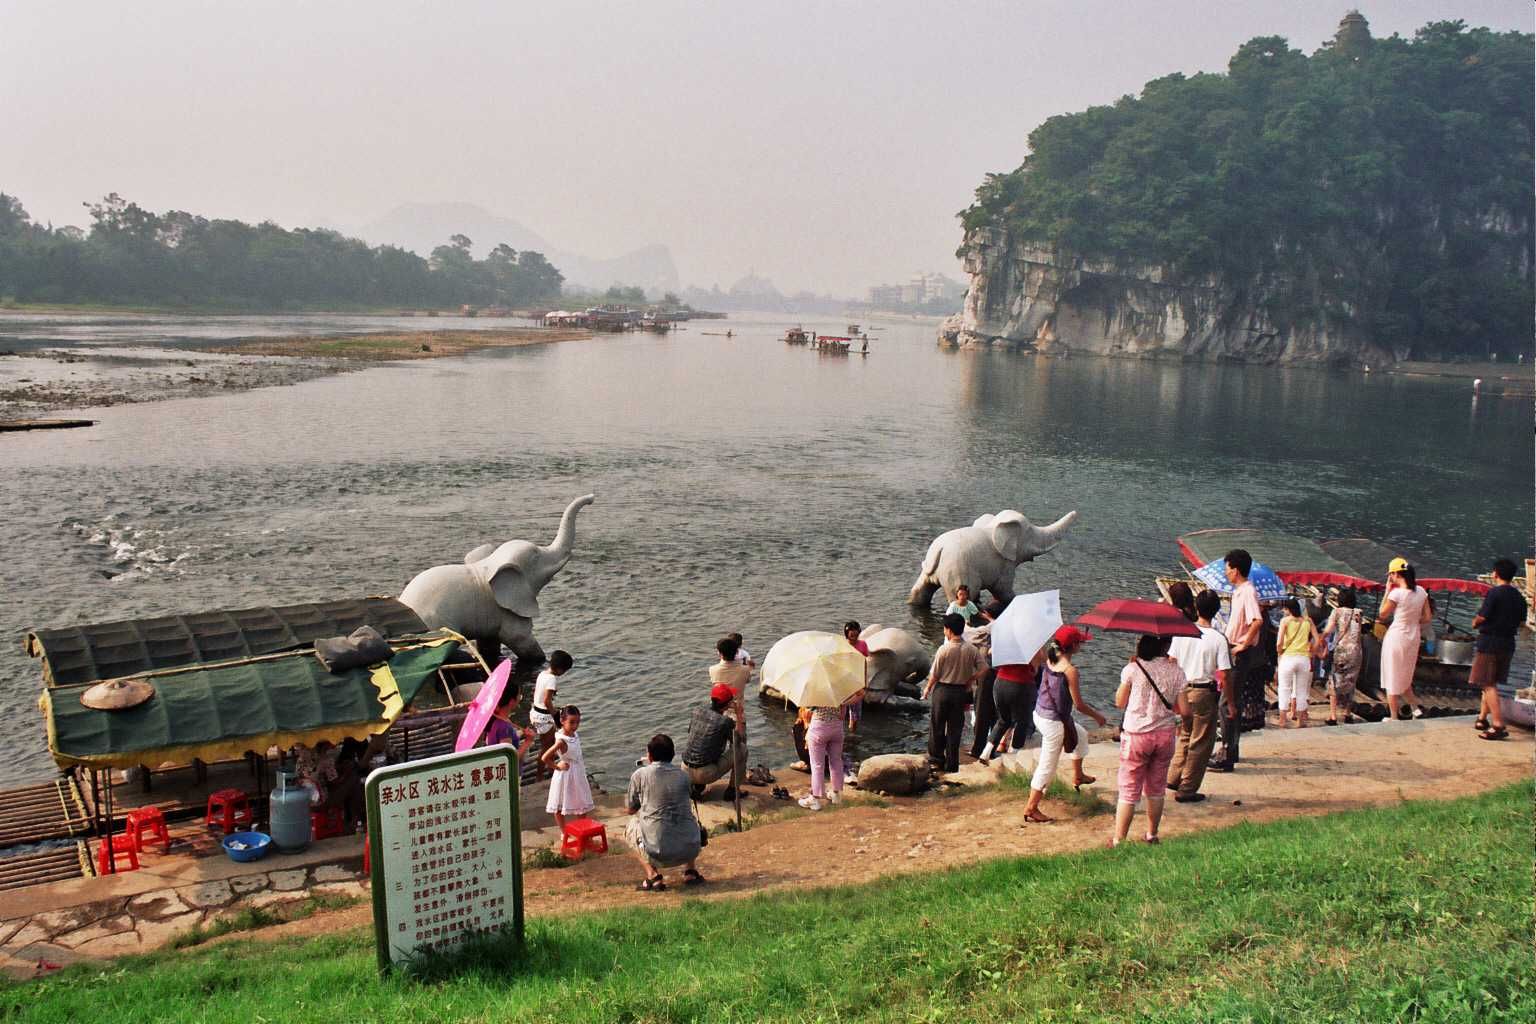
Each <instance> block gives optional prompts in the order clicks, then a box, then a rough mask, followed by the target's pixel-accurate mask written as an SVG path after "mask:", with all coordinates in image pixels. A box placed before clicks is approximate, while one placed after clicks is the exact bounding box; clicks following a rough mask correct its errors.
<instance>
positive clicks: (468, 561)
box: [464, 544, 496, 565]
mask: <svg viewBox="0 0 1536 1024" xmlns="http://www.w3.org/2000/svg"><path fill="white" fill-rule="evenodd" d="M495 550H496V545H495V544H481V545H480V546H479V547H477V548H475V549H474V550H473V551H471V552H470V553H469V554H467V555H465V556H464V564H465V565H474V564H475V563H476V562H478V561H480V559H482V558H489V557H490V555H491V552H492V551H495Z"/></svg>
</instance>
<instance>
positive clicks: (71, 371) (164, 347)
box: [0, 327, 591, 419]
mask: <svg viewBox="0 0 1536 1024" xmlns="http://www.w3.org/2000/svg"><path fill="white" fill-rule="evenodd" d="M590 337H591V334H590V333H589V332H587V331H573V330H554V329H550V328H543V327H515V328H491V329H486V330H443V331H385V332H377V333H362V334H334V335H319V336H299V337H267V338H239V339H232V340H230V341H227V342H225V341H217V342H203V343H201V344H198V345H196V346H195V347H187V346H185V345H179V344H172V343H161V344H154V345H146V346H139V347H132V348H116V347H114V348H107V347H97V346H79V347H73V346H72V347H61V348H40V349H21V350H6V351H4V352H0V419H30V418H35V417H38V416H41V415H44V414H47V413H52V412H57V411H60V410H66V409H69V410H74V409H98V408H109V407H112V406H117V405H133V404H140V403H145V402H160V401H165V400H167V399H173V398H199V397H205V396H208V395H214V394H228V393H232V392H240V391H251V390H255V389H257V388H270V387H283V386H287V385H291V384H299V383H302V382H304V381H308V380H314V379H316V378H319V377H327V376H331V375H333V374H338V373H346V372H349V371H351V370H357V369H362V368H364V367H366V366H370V365H375V364H378V363H381V362H396V361H404V360H417V359H441V358H445V357H451V356H461V355H466V354H468V353H471V352H479V351H484V350H487V349H495V348H521V347H525V346H529V345H548V344H554V343H557V342H562V341H577V340H581V339H585V338H590Z"/></svg>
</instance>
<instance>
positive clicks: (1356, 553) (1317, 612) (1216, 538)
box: [1157, 529, 1531, 714]
mask: <svg viewBox="0 0 1536 1024" xmlns="http://www.w3.org/2000/svg"><path fill="white" fill-rule="evenodd" d="M1178 546H1179V552H1180V553H1181V554H1182V555H1183V557H1184V559H1185V560H1186V561H1187V563H1188V564H1187V566H1186V567H1185V572H1186V575H1187V577H1188V578H1186V579H1184V582H1185V583H1187V584H1188V585H1189V587H1190V589H1191V590H1193V591H1195V592H1196V593H1199V592H1200V591H1201V590H1204V589H1205V584H1203V583H1201V582H1200V581H1199V580H1198V579H1196V578H1195V577H1194V575H1193V570H1194V569H1195V568H1198V567H1199V566H1202V565H1206V564H1208V563H1210V562H1213V561H1216V560H1218V559H1221V558H1223V557H1225V555H1226V553H1227V552H1228V551H1230V550H1232V549H1233V548H1242V549H1243V550H1245V551H1247V552H1248V553H1249V554H1251V555H1252V556H1253V559H1254V561H1256V562H1262V563H1263V564H1265V565H1267V566H1269V567H1270V568H1271V569H1273V570H1274V571H1275V574H1276V575H1277V576H1279V577H1280V579H1281V581H1282V582H1284V583H1285V585H1286V590H1287V592H1288V594H1289V595H1290V596H1293V597H1297V598H1299V599H1301V600H1303V602H1304V607H1306V608H1307V610H1308V611H1309V612H1310V613H1311V614H1312V615H1313V617H1314V619H1315V620H1320V617H1321V616H1323V615H1324V614H1325V613H1326V612H1327V610H1328V608H1329V606H1331V605H1334V604H1335V603H1336V599H1337V593H1338V591H1339V589H1341V588H1349V589H1353V590H1354V591H1356V593H1357V595H1359V600H1358V603H1357V607H1359V609H1360V612H1361V617H1362V619H1363V624H1364V627H1365V635H1364V636H1363V638H1362V639H1363V640H1364V643H1363V647H1364V650H1365V660H1364V663H1363V664H1362V666H1361V670H1360V680H1359V684H1358V688H1359V692H1360V694H1362V695H1364V696H1365V697H1366V698H1368V699H1370V700H1371V701H1373V702H1375V701H1377V700H1378V698H1379V696H1380V668H1381V666H1380V640H1381V637H1382V636H1383V635H1384V634H1385V632H1386V626H1385V624H1381V623H1378V622H1377V621H1376V611H1377V608H1378V607H1379V606H1380V600H1381V597H1382V594H1383V593H1384V591H1385V590H1386V584H1385V582H1384V581H1383V580H1382V579H1380V578H1373V577H1384V576H1385V574H1386V573H1385V570H1386V566H1387V563H1388V562H1390V561H1391V560H1392V559H1393V558H1395V557H1397V555H1399V554H1400V553H1401V552H1399V551H1396V550H1394V549H1391V548H1388V547H1386V546H1384V545H1382V544H1379V543H1377V542H1375V541H1372V540H1368V539H1365V538H1360V537H1349V538H1340V539H1337V540H1325V541H1321V542H1319V541H1313V540H1310V539H1308V538H1305V537H1297V536H1294V535H1292V534H1286V533H1280V532H1278V531H1274V530H1256V529H1219V530H1199V531H1196V532H1194V533H1188V534H1185V535H1183V536H1181V537H1179V538H1178ZM1414 564H1415V566H1416V567H1417V568H1418V571H1419V572H1420V573H1422V575H1420V576H1419V579H1418V583H1419V585H1420V586H1421V587H1423V588H1424V589H1425V590H1426V591H1428V592H1429V594H1430V597H1431V599H1432V600H1433V601H1434V602H1435V606H1434V619H1433V620H1432V621H1433V625H1434V630H1433V633H1434V640H1433V641H1429V640H1428V639H1426V643H1425V646H1424V648H1423V649H1422V650H1421V653H1420V656H1419V662H1418V667H1417V669H1416V670H1415V672H1414V678H1413V685H1414V692H1415V693H1416V694H1418V695H1419V696H1420V697H1421V698H1423V701H1424V706H1425V707H1426V708H1427V709H1429V710H1431V711H1440V712H1443V713H1455V714H1465V713H1473V712H1476V710H1477V707H1478V700H1479V696H1480V694H1479V692H1478V691H1477V690H1476V689H1474V688H1473V687H1472V686H1470V685H1469V683H1468V677H1469V675H1470V669H1471V664H1472V642H1473V641H1474V640H1475V639H1476V637H1475V634H1474V633H1473V632H1472V631H1471V628H1470V623H1471V618H1472V615H1473V614H1475V612H1476V609H1477V605H1478V603H1479V602H1480V601H1481V598H1482V595H1483V594H1486V593H1487V592H1488V590H1489V589H1490V588H1489V585H1488V584H1487V583H1485V582H1483V581H1480V580H1467V579H1458V578H1456V577H1453V576H1449V575H1445V574H1444V573H1443V570H1441V569H1440V568H1438V567H1436V566H1435V565H1434V563H1433V562H1429V561H1425V560H1414ZM1173 582H1174V577H1166V576H1165V577H1159V578H1158V580H1157V585H1158V590H1159V591H1160V592H1161V593H1162V595H1163V597H1164V598H1165V599H1166V598H1167V596H1168V586H1169V585H1170V584H1171V583H1173ZM1468 597H1470V598H1472V600H1471V601H1470V602H1469V601H1468V600H1467V598H1468ZM1530 660H1531V652H1530V650H1529V649H1528V648H1527V647H1526V646H1525V645H1522V649H1521V650H1520V651H1519V652H1518V653H1517V657H1516V661H1517V664H1519V665H1522V666H1525V671H1529V664H1528V663H1529V662H1530ZM1516 677H1517V673H1516V671H1514V670H1511V672H1510V679H1511V680H1514V679H1515V678H1516ZM1362 703H1363V702H1362ZM1384 707H1385V705H1384V704H1383V705H1381V710H1383V711H1384ZM1358 710H1360V709H1359V708H1357V711H1358Z"/></svg>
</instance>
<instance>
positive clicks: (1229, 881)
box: [0, 785, 1536, 1024]
mask: <svg viewBox="0 0 1536 1024" xmlns="http://www.w3.org/2000/svg"><path fill="white" fill-rule="evenodd" d="M1106 826H1107V823H1106ZM1531 835H1532V793H1531V787H1530V786H1529V785H1522V786H1514V787H1508V788H1505V789H1502V790H1499V791H1496V792H1493V793H1488V794H1484V795H1482V796H1479V797H1474V798H1468V799H1465V800H1460V801H1455V802H1447V803H1404V804H1402V805H1399V806H1394V807H1391V808H1388V809H1382V810H1374V811H1365V812H1358V813H1350V814H1341V815H1333V816H1329V817H1323V818H1312V819H1294V820H1291V821H1284V822H1276V823H1272V824H1266V825H1249V824H1241V823H1240V824H1236V825H1234V826H1233V827H1232V828H1229V829H1225V830H1222V831H1217V832H1208V833H1204V834H1200V835H1195V836H1190V837H1186V838H1180V839H1175V840H1169V841H1165V842H1164V843H1163V844H1162V845H1161V846H1156V847H1152V846H1145V845H1141V844H1137V845H1134V846H1131V847H1124V848H1121V849H1120V850H1116V851H1105V850H1098V851H1094V852H1090V853H1083V854H1075V855H1067V856H1057V857H1041V858H1023V859H1006V860H998V861H994V862H990V863H987V864H983V865H979V866H972V867H967V868H963V869H958V870H954V871H949V872H941V871H937V870H935V871H934V872H932V873H931V874H928V875H923V876H914V877H909V878H900V879H895V880H886V881H879V882H875V883H872V884H867V885H859V886H846V887H842V888H834V889H829V890H822V891H817V892H803V893H786V894H763V895H759V896H755V897H751V898H747V899H740V900H712V901H697V900H684V901H683V902H682V904H681V905H676V904H675V903H674V902H673V901H672V900H671V899H670V898H668V899H665V900H663V901H662V902H660V903H658V904H657V905H653V906H646V907H643V908H640V909H634V910H617V911H608V912H602V913H592V914H579V913H576V912H577V911H579V910H580V907H579V906H578V905H572V906H571V907H569V908H566V909H567V910H568V911H569V912H566V913H562V914H561V915H560V916H559V917H557V918H540V919H537V920H533V921H531V922H530V925H529V935H528V942H527V946H526V949H525V950H521V951H519V950H517V949H515V948H514V947H513V945H512V944H511V943H508V942H503V943H496V944H491V945H487V946H485V947H482V948H480V949H477V950H476V951H475V952H474V954H473V955H470V956H466V957H463V958H460V959H458V960H455V961H433V962H430V963H425V964H423V965H422V969H421V971H420V972H419V973H418V974H416V975H414V976H409V977H407V976H399V975H396V976H391V977H387V978H384V979H379V978H377V977H376V976H375V974H374V964H373V947H372V937H371V934H370V933H369V932H366V931H353V932H349V933H341V934H331V935H326V936H324V937H321V938H317V939H311V940H307V941H302V942H301V941H294V940H289V941H283V942H273V943H261V942H229V943H222V944H219V945H217V946H213V947H209V948H206V949H197V950H191V951H186V952H181V953H162V954H156V955H152V956H149V957H142V958H135V959H130V960H126V961H122V962H120V963H118V964H115V965H113V966H112V967H111V968H109V969H106V970H101V969H97V970H91V969H89V968H82V967H77V968H71V969H69V970H67V971H65V972H63V973H62V974H60V975H58V976H55V977H52V978H49V979H46V980H43V981H39V982H33V983H26V984H12V985H8V986H6V987H3V988H0V1018H7V1017H8V1018H14V1019H17V1020H26V1021H81V1020H93V1019H99V1015H100V1014H101V1013H103V1012H105V1008H106V1007H108V1006H110V1007H112V1009H111V1011H110V1017H111V1019H112V1020H113V1021H114V1022H118V1021H127V1020H133V1019H153V1020H166V1021H175V1020H187V1021H210V1022H215V1021H216V1022H220V1024H223V1022H227V1021H232V1020H239V1021H261V1020H266V1021H288V1020H295V1021H297V1020H306V1021H309V1020H315V1021H364V1020H398V1021H502V1020H533V1021H543V1020H549V1021H560V1022H562V1024H576V1022H583V1021H709V1022H729V1021H756V1020H765V1021H863V1020H880V1021H946V1020H955V1021H966V1022H970V1021H980V1022H989V1021H1018V1020H1040V1021H1051V1022H1062V1021H1099V1020H1104V1021H1110V1020H1115V1021H1120V1020H1138V1021H1158V1022H1188V1024H1194V1022H1205V1021H1242V1022H1277V1024H1278V1022H1282V1021H1283V1022H1291V1021H1308V1022H1311V1021H1324V1022H1327V1021H1372V1022H1374V1021H1422V1022H1426V1024H1428V1022H1437V1024H1438V1022H1452V1024H1459V1022H1467V1024H1471V1022H1474V1021H1475V1022H1499V1021H1528V1020H1531V1019H1536V978H1533V975H1532V972H1531V970H1530V960H1531V945H1530V940H1531V913H1532V878H1531ZM708 856H709V854H708V852H707V851H706V853H705V855H704V865H705V870H706V871H708ZM765 864H769V865H770V866H771V858H767V857H766V855H765ZM858 874H859V872H858V865H857V863H856V862H855V861H854V859H853V858H852V857H851V855H848V856H844V855H841V854H839V853H838V851H835V850H829V851H828V856H827V878H828V881H829V882H836V881H837V880H839V879H841V878H849V877H856V876H857V875H858Z"/></svg>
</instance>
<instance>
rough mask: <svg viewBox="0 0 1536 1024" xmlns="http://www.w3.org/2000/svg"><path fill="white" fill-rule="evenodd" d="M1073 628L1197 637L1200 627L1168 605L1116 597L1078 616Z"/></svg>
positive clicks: (1101, 602)
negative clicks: (1082, 627)
mask: <svg viewBox="0 0 1536 1024" xmlns="http://www.w3.org/2000/svg"><path fill="white" fill-rule="evenodd" d="M1076 625H1079V626H1093V627H1095V628H1097V629H1107V630H1109V631H1110V632H1114V633H1142V634H1149V635H1151V636H1194V637H1198V636H1199V635H1200V627H1198V626H1196V625H1195V624H1194V623H1193V622H1190V621H1189V620H1188V619H1186V618H1185V617H1184V613H1183V612H1181V611H1179V610H1178V609H1177V608H1175V607H1174V606H1173V605H1171V604H1162V603H1160V602H1157V601H1140V600H1136V599H1135V598H1121V597H1117V598H1114V599H1112V600H1109V601H1100V602H1099V603H1098V604H1096V605H1094V607H1093V610H1092V611H1090V612H1087V613H1086V614H1084V615H1080V616H1078V619H1077V622H1076Z"/></svg>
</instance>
